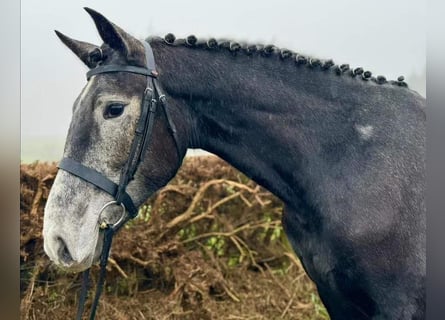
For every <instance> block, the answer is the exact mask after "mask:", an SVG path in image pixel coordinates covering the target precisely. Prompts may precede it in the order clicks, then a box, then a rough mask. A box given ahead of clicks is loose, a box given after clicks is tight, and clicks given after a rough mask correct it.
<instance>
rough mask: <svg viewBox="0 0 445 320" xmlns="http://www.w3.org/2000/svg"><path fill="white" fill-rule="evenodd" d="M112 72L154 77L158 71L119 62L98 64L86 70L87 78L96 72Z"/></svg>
mask: <svg viewBox="0 0 445 320" xmlns="http://www.w3.org/2000/svg"><path fill="white" fill-rule="evenodd" d="M112 72H128V73H136V74H140V75H143V76H147V77H151V78H156V77H157V76H158V73H157V72H156V70H155V69H147V68H142V67H135V66H123V65H119V64H109V65H106V66H98V67H96V68H94V69H91V70H90V71H88V72H87V80H90V78H91V77H92V76H94V75H96V74H99V73H112Z"/></svg>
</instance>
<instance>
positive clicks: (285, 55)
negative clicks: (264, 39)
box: [150, 33, 408, 87]
mask: <svg viewBox="0 0 445 320" xmlns="http://www.w3.org/2000/svg"><path fill="white" fill-rule="evenodd" d="M150 40H151V41H163V42H165V43H166V44H168V45H171V46H185V47H193V48H202V49H204V50H226V51H228V52H230V53H232V54H233V55H236V54H239V53H241V54H245V55H257V56H263V57H271V56H278V57H279V58H280V59H281V60H287V59H292V60H293V61H295V65H296V66H306V67H308V68H311V69H314V70H322V71H331V72H335V74H337V75H338V76H341V75H348V76H350V77H359V78H361V79H362V80H363V81H373V82H375V83H377V84H392V85H398V86H400V87H408V85H407V83H406V82H405V81H404V80H405V77H403V76H399V77H398V78H397V80H387V79H386V77H384V76H382V75H378V76H376V77H375V76H373V75H372V73H371V71H365V70H364V69H363V68H362V67H357V68H351V67H350V66H349V64H341V65H337V64H335V63H334V61H333V60H332V59H328V60H320V59H317V58H313V57H309V56H306V55H302V54H300V53H297V52H294V51H292V50H289V49H285V48H278V47H276V46H274V45H271V44H269V45H258V44H246V43H239V42H235V41H230V40H217V39H215V38H210V39H207V40H198V38H197V37H196V36H194V35H189V36H188V37H186V38H184V39H176V37H175V36H174V35H173V34H172V33H168V34H166V35H165V36H164V38H151V39H150Z"/></svg>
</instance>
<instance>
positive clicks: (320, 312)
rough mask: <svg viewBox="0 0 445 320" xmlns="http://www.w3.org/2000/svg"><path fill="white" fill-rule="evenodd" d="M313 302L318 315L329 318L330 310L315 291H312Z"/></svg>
mask: <svg viewBox="0 0 445 320" xmlns="http://www.w3.org/2000/svg"><path fill="white" fill-rule="evenodd" d="M311 302H312V304H313V305H314V308H315V314H316V315H318V316H320V317H323V318H324V319H329V315H328V312H327V310H326V308H325V306H324V305H323V303H322V302H321V300H320V297H319V296H318V295H317V294H315V293H313V292H312V293H311Z"/></svg>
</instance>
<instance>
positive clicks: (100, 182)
mask: <svg viewBox="0 0 445 320" xmlns="http://www.w3.org/2000/svg"><path fill="white" fill-rule="evenodd" d="M58 167H59V168H60V169H62V170H65V171H67V172H69V173H71V174H73V175H75V176H77V177H79V178H81V179H83V180H85V181H87V182H89V183H91V184H93V185H95V186H96V187H98V188H99V189H101V190H103V191H105V192H107V193H108V194H109V195H111V196H112V197H113V198H114V197H115V196H116V193H117V189H118V185H117V184H116V183H114V182H113V181H111V180H110V179H108V178H107V177H105V176H104V175H103V174H101V173H100V172H98V171H96V170H94V169H91V168H88V167H86V166H84V165H83V164H81V163H80V162H78V161H76V160H73V159H71V158H63V159H62V160H61V161H60V162H59V165H58ZM121 201H122V203H123V204H124V206H125V208H126V209H127V211H128V213H129V215H130V217H135V216H136V215H137V213H138V209H137V208H136V206H135V205H134V203H133V200H131V197H130V196H129V195H128V194H127V193H126V192H124V193H123V196H122V200H121Z"/></svg>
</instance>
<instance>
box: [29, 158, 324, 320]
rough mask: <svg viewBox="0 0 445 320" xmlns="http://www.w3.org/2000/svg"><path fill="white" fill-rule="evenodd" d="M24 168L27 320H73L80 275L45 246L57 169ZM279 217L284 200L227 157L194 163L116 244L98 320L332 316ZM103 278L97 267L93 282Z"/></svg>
mask: <svg viewBox="0 0 445 320" xmlns="http://www.w3.org/2000/svg"><path fill="white" fill-rule="evenodd" d="M20 171H21V198H20V204H21V211H20V214H21V236H20V249H21V251H20V263H21V270H20V271H21V282H20V288H21V295H22V303H21V314H22V319H66V317H67V316H68V317H74V315H75V310H76V306H77V300H78V291H79V288H80V277H79V275H78V274H72V273H67V272H64V271H63V270H60V269H57V268H55V267H54V266H53V265H52V264H51V263H50V262H49V260H48V259H47V257H46V256H45V254H44V252H43V245H42V244H43V242H42V234H41V230H42V222H43V208H44V205H45V202H46V199H47V196H48V193H49V189H50V187H51V185H52V183H53V180H54V177H55V174H56V172H57V168H56V166H55V164H54V163H52V164H47V163H35V164H32V165H22V166H21V170H20ZM281 211H282V205H281V202H280V201H279V200H278V199H277V198H275V197H274V196H272V195H271V194H270V193H268V192H267V191H265V190H264V189H263V188H261V187H259V186H258V185H256V184H255V183H254V182H252V181H251V180H249V179H248V178H247V177H245V176H244V175H242V174H241V173H240V172H238V171H236V170H235V169H233V168H232V167H231V166H229V165H228V164H226V163H225V162H223V161H222V160H220V159H218V158H215V157H196V158H187V159H186V160H185V162H184V164H183V166H182V168H181V170H180V172H179V173H178V175H177V176H176V177H175V179H174V180H173V181H171V183H170V184H169V185H168V186H166V187H165V188H164V189H162V190H161V191H159V192H158V193H157V194H156V195H154V196H153V197H151V199H150V200H148V201H147V202H146V204H145V205H144V206H143V207H142V208H141V209H140V212H139V215H138V217H137V218H136V219H135V220H133V221H131V222H130V223H128V225H126V226H125V228H123V229H122V230H121V231H120V232H119V233H118V235H117V236H116V238H115V240H114V241H113V248H112V253H111V256H110V260H109V265H108V274H107V280H106V286H105V289H104V294H103V296H102V298H101V302H100V306H99V310H98V314H97V318H98V319H327V318H328V317H327V316H326V311H325V309H324V308H323V306H322V305H321V303H320V300H319V298H318V295H317V293H316V291H315V288H314V286H313V284H312V283H311V281H310V280H309V279H308V278H307V276H306V275H305V273H304V271H303V269H302V267H301V265H300V263H299V261H298V260H297V259H296V258H295V257H294V254H293V253H292V250H291V249H290V247H289V245H288V243H287V240H286V237H285V235H284V233H283V229H282V227H281V223H280V219H281ZM97 275H98V267H97V266H94V267H93V268H92V280H93V283H94V282H95V281H96V280H97ZM89 302H90V301H89ZM88 307H89V305H87V308H88Z"/></svg>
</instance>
